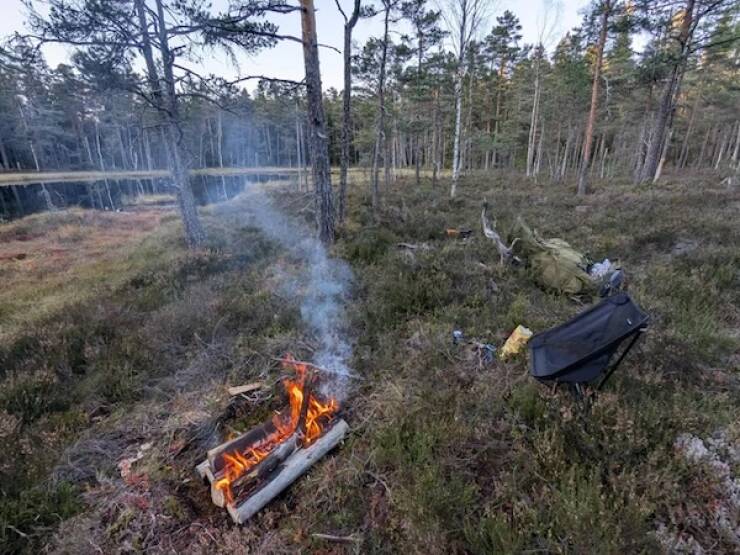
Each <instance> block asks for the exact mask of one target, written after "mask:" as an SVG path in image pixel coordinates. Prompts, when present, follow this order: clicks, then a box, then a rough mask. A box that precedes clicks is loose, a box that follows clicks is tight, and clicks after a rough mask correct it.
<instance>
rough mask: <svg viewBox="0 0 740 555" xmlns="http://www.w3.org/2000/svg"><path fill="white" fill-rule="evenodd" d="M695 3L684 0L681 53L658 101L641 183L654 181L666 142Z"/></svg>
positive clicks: (688, 44)
mask: <svg viewBox="0 0 740 555" xmlns="http://www.w3.org/2000/svg"><path fill="white" fill-rule="evenodd" d="M695 3H696V1H695V0H686V8H684V16H683V20H682V22H681V31H680V33H679V37H678V41H679V43H680V44H681V51H680V53H679V55H678V57H677V58H676V60H675V62H674V64H673V67H672V68H671V73H670V77H669V78H668V81H667V82H666V85H665V88H664V89H663V95H662V97H661V99H660V105H659V107H658V113H657V116H656V118H655V125H654V126H653V133H652V137H651V140H650V143H649V144H648V151H647V154H646V156H645V162H644V164H643V167H642V172H641V174H640V181H641V182H642V183H644V182H646V181H649V180H650V179H654V176H655V174H656V173H657V170H658V164H659V163H660V156H661V153H662V151H663V144H664V141H666V131H667V129H668V126H669V121H670V119H671V114H672V113H673V111H674V109H675V105H676V98H677V92H678V88H679V84H680V82H681V77H682V76H683V69H684V64H685V62H686V59H687V58H688V56H689V46H690V43H691V35H692V34H693V31H692V22H693V17H694V5H695Z"/></svg>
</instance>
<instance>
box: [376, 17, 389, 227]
mask: <svg viewBox="0 0 740 555" xmlns="http://www.w3.org/2000/svg"><path fill="white" fill-rule="evenodd" d="M390 14H391V10H390V6H389V5H387V6H386V10H385V19H384V23H383V50H382V53H381V58H380V76H379V78H378V113H377V118H376V120H377V121H376V125H377V129H376V136H375V149H374V151H373V174H372V199H373V212H374V213H375V214H377V211H378V208H379V202H380V190H379V187H378V179H379V175H378V172H379V166H380V149H381V148H383V146H384V145H385V144H386V139H385V71H386V67H385V66H386V62H387V60H388V25H389V20H390ZM385 154H386V155H387V153H385ZM386 157H387V156H386ZM384 163H385V165H386V166H387V164H388V161H387V160H384Z"/></svg>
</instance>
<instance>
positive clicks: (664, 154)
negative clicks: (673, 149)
mask: <svg viewBox="0 0 740 555" xmlns="http://www.w3.org/2000/svg"><path fill="white" fill-rule="evenodd" d="M672 136H673V129H671V130H669V131H668V137H667V138H666V140H665V143H664V144H663V152H662V154H661V155H660V162H659V163H658V167H657V168H656V169H655V176H654V177H653V183H655V182H656V181H658V179H660V176H661V174H662V173H663V166H665V161H666V157H667V156H668V147H669V146H670V144H671V137H672Z"/></svg>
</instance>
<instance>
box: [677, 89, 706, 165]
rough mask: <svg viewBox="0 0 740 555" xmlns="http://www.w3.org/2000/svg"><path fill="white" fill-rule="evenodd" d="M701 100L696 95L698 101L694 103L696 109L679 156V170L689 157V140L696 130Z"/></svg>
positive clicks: (692, 110) (692, 111) (693, 110)
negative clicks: (695, 121)
mask: <svg viewBox="0 0 740 555" xmlns="http://www.w3.org/2000/svg"><path fill="white" fill-rule="evenodd" d="M700 98H701V95H699V94H697V95H696V100H695V101H694V107H693V108H692V109H691V116H690V117H689V125H688V127H687V128H686V135H685V136H684V138H683V143H682V145H681V151H680V153H679V156H678V162H677V165H678V167H679V168H683V167H684V166H685V165H686V159H687V158H688V157H689V138H690V137H691V132H692V131H693V130H694V119H695V118H696V111H697V108H698V107H699V99H700Z"/></svg>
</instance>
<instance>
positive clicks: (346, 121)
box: [338, 0, 360, 223]
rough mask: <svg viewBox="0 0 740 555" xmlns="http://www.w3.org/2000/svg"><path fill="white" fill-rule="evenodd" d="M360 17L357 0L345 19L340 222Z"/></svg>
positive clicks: (347, 156) (349, 144)
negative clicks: (354, 45)
mask: <svg viewBox="0 0 740 555" xmlns="http://www.w3.org/2000/svg"><path fill="white" fill-rule="evenodd" d="M359 17H360V0H355V4H354V9H353V10H352V15H351V16H350V17H349V19H347V18H345V21H344V50H343V52H342V54H343V56H344V91H343V92H342V151H341V158H340V169H339V212H338V216H339V223H342V222H344V213H345V203H346V198H347V171H348V169H349V151H350V146H351V143H352V63H351V57H352V30H353V29H354V28H355V25H356V24H357V20H358V19H359Z"/></svg>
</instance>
